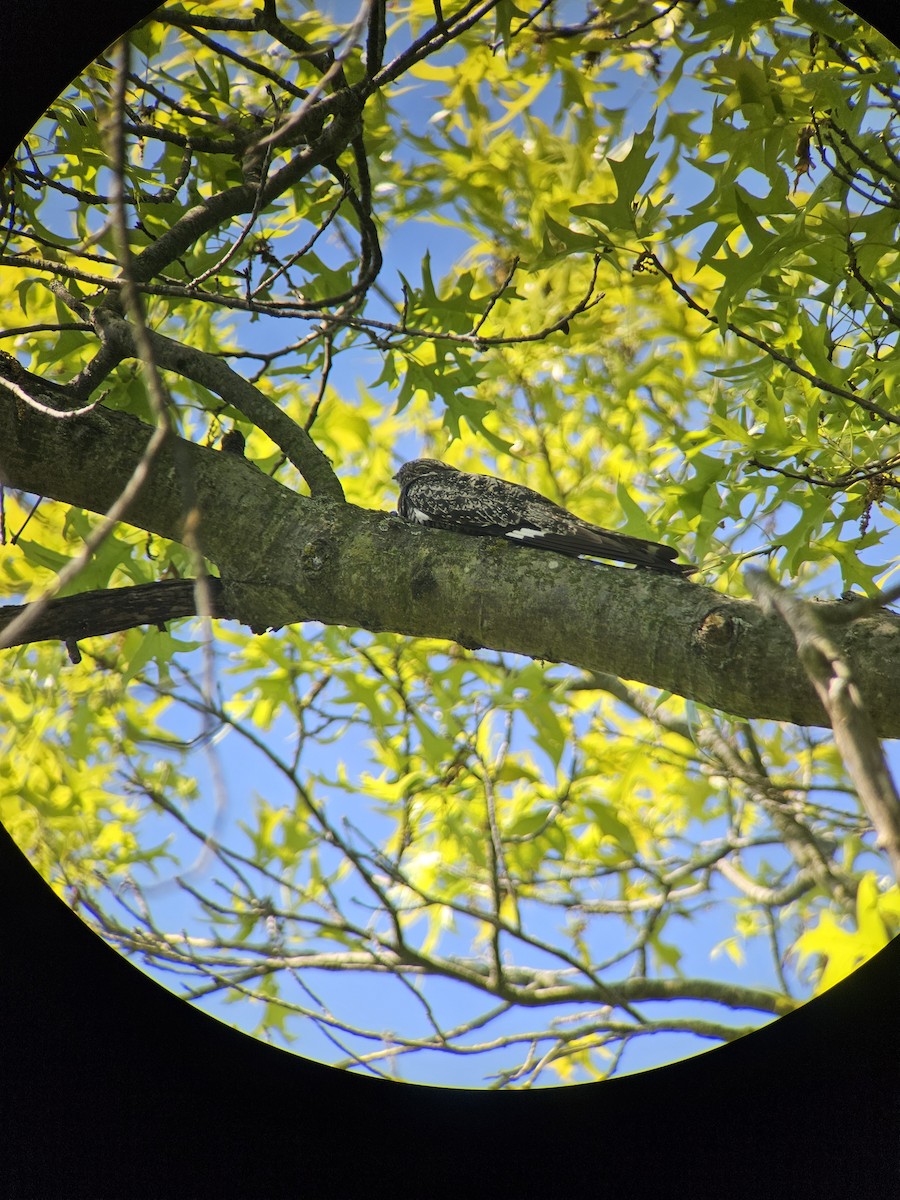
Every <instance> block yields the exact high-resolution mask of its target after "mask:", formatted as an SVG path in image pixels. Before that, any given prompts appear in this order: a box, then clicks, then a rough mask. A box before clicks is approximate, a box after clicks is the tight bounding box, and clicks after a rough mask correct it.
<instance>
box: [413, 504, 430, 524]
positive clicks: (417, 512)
mask: <svg viewBox="0 0 900 1200" xmlns="http://www.w3.org/2000/svg"><path fill="white" fill-rule="evenodd" d="M412 519H413V520H414V521H415V523H416V524H417V525H430V524H431V517H429V515H428V513H423V512H422V511H421V509H418V508H414V509H413V510H412Z"/></svg>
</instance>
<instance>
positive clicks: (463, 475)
mask: <svg viewBox="0 0 900 1200" xmlns="http://www.w3.org/2000/svg"><path fill="white" fill-rule="evenodd" d="M394 478H395V479H396V480H397V482H398V483H399V484H400V499H399V501H398V503H397V511H398V512H399V513H400V516H401V517H403V518H404V519H405V520H407V521H413V522H415V523H416V524H417V525H429V526H431V527H432V528H434V529H452V530H455V531H456V532H457V533H468V534H475V535H477V536H480V537H503V538H507V539H508V540H509V541H513V542H518V543H519V544H520V545H523V546H539V547H543V548H544V549H545V550H555V551H556V553H557V554H568V555H571V556H572V557H576V558H577V557H578V555H580V554H589V555H592V556H593V557H595V558H609V559H613V560H614V561H615V562H623V563H633V564H634V565H635V566H638V567H649V568H650V569H651V570H654V571H665V572H666V573H667V574H669V575H690V574H692V573H693V572H694V571H695V570H696V567H694V566H692V565H690V564H688V563H677V562H673V561H672V560H673V559H674V558H675V557H676V555H677V554H678V551H677V550H672V549H670V548H669V547H668V546H661V545H659V543H658V542H647V541H644V539H643V538H636V537H629V536H628V535H627V534H625V533H615V532H613V531H612V530H610V529H602V528H601V527H600V526H599V525H592V524H591V523H590V522H589V521H583V520H582V519H581V518H580V517H576V516H573V514H572V513H570V512H567V511H566V510H565V509H564V508H561V507H560V505H558V504H554V503H553V501H552V500H548V499H547V497H546V496H542V495H541V494H540V492H535V491H533V490H532V489H531V488H529V487H525V486H524V485H523V484H521V483H509V482H508V481H507V480H505V479H498V478H497V477H496V476H494V475H472V474H469V473H468V472H466V471H457V469H456V468H455V467H451V466H448V465H447V463H442V462H438V461H437V460H436V459H433V458H416V459H413V461H412V462H408V463H404V464H403V466H402V467H401V468H400V470H399V471H398V472H397V474H396V475H395V476H394Z"/></svg>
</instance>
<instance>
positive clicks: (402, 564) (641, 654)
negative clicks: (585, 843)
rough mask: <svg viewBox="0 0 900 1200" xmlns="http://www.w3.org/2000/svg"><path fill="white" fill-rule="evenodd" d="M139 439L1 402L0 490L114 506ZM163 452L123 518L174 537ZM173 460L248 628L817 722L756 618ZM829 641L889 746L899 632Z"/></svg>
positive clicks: (779, 648) (789, 665) (171, 475)
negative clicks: (437, 649) (514, 664)
mask: <svg viewBox="0 0 900 1200" xmlns="http://www.w3.org/2000/svg"><path fill="white" fill-rule="evenodd" d="M151 433H152V431H151V430H150V428H149V427H148V426H146V425H144V424H143V423H142V422H140V421H138V420H136V419H135V418H134V417H131V416H128V415H126V414H124V413H118V412H112V411H109V410H107V409H104V408H102V407H98V408H96V409H94V410H93V411H92V412H90V413H87V414H85V415H84V416H83V417H79V418H78V419H77V420H74V421H60V420H58V419H56V418H54V417H51V416H48V415H46V414H44V413H40V412H35V411H33V410H28V411H26V412H25V413H23V414H20V413H19V412H17V402H16V399H15V397H14V396H13V395H12V394H11V393H9V392H6V391H3V390H2V389H0V476H2V478H3V480H4V481H5V482H6V483H7V484H8V485H9V486H12V487H15V488H20V489H22V490H23V491H27V492H31V493H34V494H38V495H47V496H51V497H53V498H55V499H59V500H61V501H64V502H66V503H69V504H74V505H78V506H80V507H83V508H86V509H88V510H91V511H97V510H101V511H103V510H105V509H106V508H108V507H109V505H110V504H111V503H112V502H113V501H114V500H115V498H116V496H117V495H118V493H119V490H120V489H121V487H122V486H123V484H124V482H125V480H126V479H127V478H128V476H129V473H130V471H131V469H132V468H133V464H134V462H135V461H137V460H138V459H139V458H140V456H141V454H142V452H143V449H144V447H145V446H146V444H147V441H148V439H149V437H150V436H151ZM171 441H174V439H170V442H169V443H167V444H166V445H164V446H163V447H162V449H161V451H160V452H159V453H158V454H157V456H156V458H155V459H154V461H153V463H152V465H151V468H150V475H149V478H148V480H147V483H146V485H145V486H144V487H143V488H142V490H141V492H140V494H139V495H138V496H137V497H136V498H135V500H134V502H133V504H132V506H131V509H130V510H129V521H130V522H131V523H132V524H133V525H136V526H138V527H139V528H142V529H146V530H148V531H151V532H154V533H158V534H160V535H162V536H164V537H167V538H172V539H174V540H176V541H177V540H180V539H181V537H182V528H181V526H182V521H183V516H182V511H181V504H180V500H179V489H178V487H177V485H176V464H175V457H176V456H175V455H174V452H173V447H172V445H171V444H170V443H171ZM179 461H186V462H187V463H189V465H190V469H191V471H192V472H193V475H194V481H195V489H196V496H197V504H198V508H199V511H200V514H201V517H200V541H201V544H202V546H203V549H204V553H205V554H206V555H207V557H208V558H209V559H211V560H212V561H213V562H214V563H215V564H216V566H217V567H218V569H219V573H220V575H221V576H222V579H223V581H224V583H223V589H224V590H223V593H222V598H221V603H222V605H223V611H225V612H227V614H228V615H229V616H233V617H235V618H237V619H239V620H242V621H244V622H245V623H246V624H249V625H251V626H252V627H254V628H265V627H267V626H281V625H285V624H290V623H294V622H299V621H310V620H316V621H322V622H324V623H326V624H337V625H348V626H354V627H361V628H365V629H371V630H374V631H379V630H393V631H395V632H397V633H401V634H406V635H410V636H414V637H417V636H421V637H436V638H444V639H448V640H453V641H457V642H459V643H461V644H462V645H465V646H468V647H479V646H484V647H489V648H492V649H497V650H504V651H508V652H513V653H519V654H524V655H527V656H529V657H532V658H536V659H544V660H546V661H548V662H568V663H571V664H572V665H573V666H579V667H584V668H586V669H588V670H596V671H605V672H609V673H611V674H614V675H618V676H620V677H622V678H626V679H634V680H638V681H640V682H643V683H649V684H652V685H654V686H656V687H659V688H663V689H665V690H669V691H672V692H675V693H677V694H679V695H682V696H686V697H688V698H690V699H693V700H696V701H699V702H701V703H704V704H708V705H710V706H711V707H714V708H718V709H722V710H724V711H726V712H729V713H733V714H736V715H740V716H744V717H763V718H771V719H774V720H781V721H790V722H792V723H795V724H799V725H819V726H824V725H827V724H828V718H827V715H826V713H825V710H824V708H823V706H822V703H821V701H820V700H819V698H818V697H817V695H816V693H815V690H814V688H813V687H812V685H811V684H810V682H809V680H808V679H807V676H806V672H805V670H804V668H803V666H802V664H801V662H800V661H799V659H798V656H797V650H796V646H795V644H794V640H793V638H792V636H791V634H790V631H789V630H788V629H787V628H786V627H785V625H784V623H783V622H782V621H781V620H780V619H779V618H777V617H774V616H766V615H765V614H763V613H762V612H761V611H760V610H759V608H758V607H757V606H756V605H755V604H752V603H750V602H747V601H740V600H732V599H729V598H728V597H726V596H723V595H721V594H720V593H717V592H714V591H712V590H711V589H708V588H704V587H701V586H699V585H694V584H690V583H687V582H685V581H683V580H680V579H676V578H672V579H670V578H668V577H666V576H659V575H655V574H653V573H652V572H644V571H630V570H627V569H624V568H618V567H605V566H600V565H597V564H595V563H589V562H584V561H580V560H566V559H562V558H559V557H558V556H556V555H553V554H548V553H546V552H544V551H539V550H530V549H525V548H518V547H514V546H510V545H508V544H507V543H505V542H503V541H500V540H494V539H486V538H485V539H482V538H468V537H465V536H463V535H457V534H452V533H444V532H442V531H437V530H434V531H432V530H426V529H420V528H418V527H412V526H409V525H406V524H405V523H403V522H402V521H400V520H399V519H398V518H397V517H394V516H392V515H389V514H388V513H385V512H372V511H368V510H364V509H360V508H356V507H355V506H353V505H349V504H332V503H327V502H320V501H314V500H311V499H309V498H306V497H302V496H298V495H296V494H295V493H293V492H291V491H290V490H288V489H287V488H284V487H282V486H281V485H280V484H278V483H276V482H275V481H274V480H272V479H270V478H269V477H268V476H266V475H263V474H262V473H261V472H259V471H257V470H255V469H254V467H253V465H252V464H251V463H249V462H248V461H247V460H245V459H242V458H240V457H238V456H236V455H232V454H222V453H219V452H217V451H214V450H209V449H206V448H204V447H201V446H197V445H194V444H192V443H182V444H181V446H180V459H179ZM98 464H102V470H98ZM835 639H836V642H837V645H838V648H839V650H840V653H841V654H842V656H844V657H845V658H846V659H847V661H848V662H849V663H850V665H851V668H852V670H853V671H854V674H855V675H856V677H857V678H858V679H859V680H860V681H861V683H862V686H863V688H864V690H865V693H866V696H867V700H868V704H869V712H870V716H871V719H872V728H873V730H874V731H875V732H877V733H879V734H881V735H882V736H888V737H890V736H898V735H900V709H898V706H897V703H896V686H897V684H896V681H897V679H898V678H900V620H898V618H896V617H894V616H892V615H891V614H889V613H879V614H878V615H876V616H873V617H868V618H865V619H863V620H860V621H856V622H853V623H852V624H850V625H849V626H848V627H847V628H846V629H844V628H840V629H839V630H838V631H837V632H836V633H835Z"/></svg>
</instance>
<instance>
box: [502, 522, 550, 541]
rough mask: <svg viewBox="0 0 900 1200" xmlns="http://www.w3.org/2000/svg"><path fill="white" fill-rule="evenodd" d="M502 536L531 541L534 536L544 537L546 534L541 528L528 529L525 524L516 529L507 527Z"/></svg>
mask: <svg viewBox="0 0 900 1200" xmlns="http://www.w3.org/2000/svg"><path fill="white" fill-rule="evenodd" d="M503 536H504V537H508V538H517V539H518V540H519V541H520V542H531V541H534V539H535V538H543V537H546V536H547V534H546V531H545V530H543V529H529V528H528V526H527V525H520V526H519V528H518V529H508V530H507V531H506V533H504V535H503Z"/></svg>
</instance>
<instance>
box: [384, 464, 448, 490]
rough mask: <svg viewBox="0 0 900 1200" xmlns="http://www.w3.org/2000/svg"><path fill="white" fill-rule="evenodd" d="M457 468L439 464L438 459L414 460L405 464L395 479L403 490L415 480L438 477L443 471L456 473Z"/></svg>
mask: <svg viewBox="0 0 900 1200" xmlns="http://www.w3.org/2000/svg"><path fill="white" fill-rule="evenodd" d="M454 470H456V468H455V467H451V466H450V464H449V463H442V462H438V460H437V459H436V458H414V459H412V461H411V462H407V463H404V464H403V466H402V467H401V468H400V470H399V471H398V472H397V474H396V475H395V476H394V478H395V479H396V480H397V482H398V483H399V484H400V486H401V487H402V488H404V487H406V486H407V485H408V484H410V483H412V482H413V480H415V479H422V478H423V477H424V476H425V475H437V474H440V472H441V471H454Z"/></svg>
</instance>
